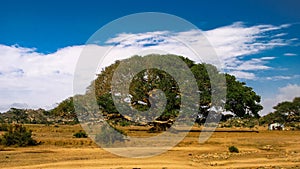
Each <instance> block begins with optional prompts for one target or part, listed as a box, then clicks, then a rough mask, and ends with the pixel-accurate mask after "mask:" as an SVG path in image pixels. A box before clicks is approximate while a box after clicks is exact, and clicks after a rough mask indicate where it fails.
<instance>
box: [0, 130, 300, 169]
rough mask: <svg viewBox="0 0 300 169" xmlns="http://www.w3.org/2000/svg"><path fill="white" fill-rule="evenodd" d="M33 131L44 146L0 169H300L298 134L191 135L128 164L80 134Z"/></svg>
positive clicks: (12, 155)
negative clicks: (201, 140) (203, 137)
mask: <svg viewBox="0 0 300 169" xmlns="http://www.w3.org/2000/svg"><path fill="white" fill-rule="evenodd" d="M33 129H34V132H35V137H36V138H38V139H40V140H43V141H44V142H45V143H44V144H43V145H39V146H35V147H26V148H11V147H5V148H3V147H2V148H1V149H0V168H5V169H6V168H7V169H23V168H24V169H44V168H46V169H58V168H62V169H71V168H72V169H74V168H80V169H89V168H91V169H95V168H103V169H104V168H105V169H110V168H112V169H133V168H141V169H147V168H153V169H154V168H155V169H157V168H158V169H172V168H178V169H179V168H180V169H183V168H184V169H189V168H215V169H223V168H260V169H264V168H266V169H267V168H275V169H277V168H278V169H279V168H280V169H281V168H294V169H296V168H300V144H299V143H300V131H266V130H264V129H260V131H259V133H249V132H247V133H239V132H215V133H214V134H213V135H212V137H211V138H210V139H209V140H208V141H206V142H205V143H203V144H199V143H198V136H199V133H198V132H193V133H189V135H188V136H187V137H186V138H185V139H184V140H183V141H182V142H180V143H179V144H178V145H177V146H176V147H174V148H172V149H171V150H169V151H167V152H165V153H162V154H160V155H158V156H153V157H149V158H125V157H119V156H116V155H114V154H111V153H110V152H107V151H105V150H103V149H101V148H99V147H97V146H96V145H95V144H93V143H92V142H91V140H90V139H88V138H86V139H76V138H72V132H74V131H75V130H77V129H78V128H72V127H70V128H67V129H66V128H63V127H60V128H58V129H53V130H52V129H49V131H48V133H45V131H43V130H44V129H40V127H36V128H33ZM60 130H62V131H60ZM51 133H52V135H51ZM55 133H58V134H57V136H58V137H57V136H55ZM42 135H43V136H42ZM49 135H51V137H50V136H49ZM47 140H48V141H47ZM231 145H234V146H236V147H238V148H239V150H240V153H229V151H228V147H229V146H231Z"/></svg>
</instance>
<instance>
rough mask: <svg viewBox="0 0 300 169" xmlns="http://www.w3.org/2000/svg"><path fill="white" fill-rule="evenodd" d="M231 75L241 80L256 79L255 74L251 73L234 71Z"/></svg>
mask: <svg viewBox="0 0 300 169" xmlns="http://www.w3.org/2000/svg"><path fill="white" fill-rule="evenodd" d="M230 74H232V75H234V76H236V77H239V78H241V79H255V74H254V73H250V72H244V71H232V72H230Z"/></svg>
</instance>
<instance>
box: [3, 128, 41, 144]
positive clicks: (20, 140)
mask: <svg viewBox="0 0 300 169" xmlns="http://www.w3.org/2000/svg"><path fill="white" fill-rule="evenodd" d="M31 136H32V131H30V130H29V131H28V130H27V129H26V128H25V127H24V126H22V125H19V124H15V125H10V126H9V128H8V132H7V133H5V134H4V135H3V136H2V137H1V138H0V141H1V144H2V145H5V146H18V147H25V146H33V145H38V144H39V143H38V142H37V141H36V140H34V139H33V138H32V137H31Z"/></svg>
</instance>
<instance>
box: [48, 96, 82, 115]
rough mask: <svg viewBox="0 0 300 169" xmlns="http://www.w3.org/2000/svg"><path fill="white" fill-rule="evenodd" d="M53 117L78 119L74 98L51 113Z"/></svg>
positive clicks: (65, 101) (62, 103) (64, 102)
mask: <svg viewBox="0 0 300 169" xmlns="http://www.w3.org/2000/svg"><path fill="white" fill-rule="evenodd" d="M50 114H51V115H55V116H61V117H67V118H74V117H76V114H75V108H74V103H73V98H72V97H70V98H68V99H66V100H64V101H62V102H61V103H60V104H59V105H58V106H57V107H55V108H54V109H52V110H51V111H50Z"/></svg>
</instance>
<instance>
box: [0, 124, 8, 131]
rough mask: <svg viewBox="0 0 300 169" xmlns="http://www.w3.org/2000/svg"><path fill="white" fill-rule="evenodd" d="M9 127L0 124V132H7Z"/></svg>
mask: <svg viewBox="0 0 300 169" xmlns="http://www.w3.org/2000/svg"><path fill="white" fill-rule="evenodd" d="M8 128H9V125H8V124H7V123H1V124H0V131H8Z"/></svg>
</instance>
